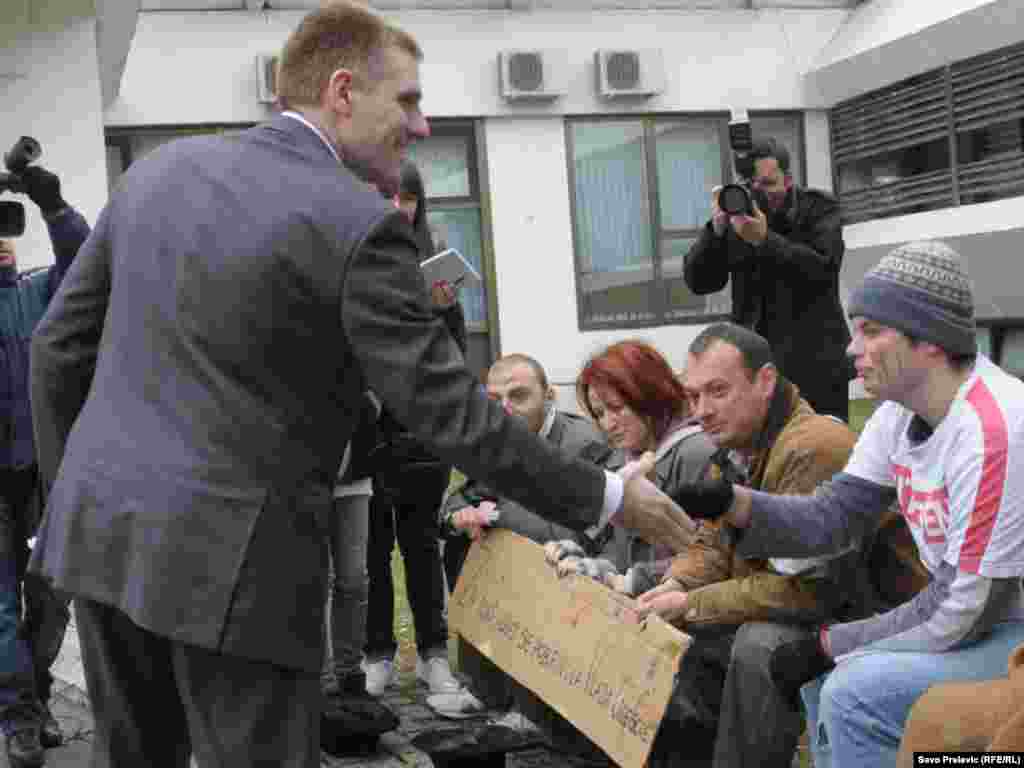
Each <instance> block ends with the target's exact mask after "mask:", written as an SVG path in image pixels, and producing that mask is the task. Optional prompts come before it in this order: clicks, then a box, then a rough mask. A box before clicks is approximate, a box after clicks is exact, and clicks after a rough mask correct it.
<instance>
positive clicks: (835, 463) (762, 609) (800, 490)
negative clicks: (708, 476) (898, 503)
mask: <svg viewBox="0 0 1024 768" xmlns="http://www.w3.org/2000/svg"><path fill="white" fill-rule="evenodd" d="M856 437H857V436H856V434H855V433H854V432H853V430H851V429H850V428H849V427H848V426H846V425H845V424H843V423H842V422H840V421H838V420H837V419H834V418H831V417H829V416H821V415H818V414H817V413H815V412H814V410H813V409H812V408H811V406H810V405H809V404H808V403H807V402H806V401H805V400H803V399H802V398H801V397H800V392H799V390H798V389H797V388H796V386H794V385H793V384H792V383H790V382H789V381H786V380H785V379H783V378H782V377H780V378H779V383H778V385H777V386H776V389H775V393H774V395H773V396H772V402H771V404H770V405H769V408H768V414H767V417H766V420H765V427H764V429H763V430H762V433H761V435H760V436H759V438H758V447H757V450H756V451H755V454H754V457H753V461H752V462H751V466H750V477H749V481H748V483H747V485H749V486H750V487H751V488H754V489H756V490H761V491H769V492H772V493H790V494H810V493H812V492H813V491H814V489H815V488H816V487H817V486H818V485H819V484H821V483H822V482H824V481H826V480H829V479H831V478H832V476H833V475H835V474H836V473H837V472H839V471H840V470H842V469H843V467H844V466H845V465H846V462H847V459H848V458H849V456H850V452H851V450H852V449H853V445H854V443H855V442H856ZM725 453H726V452H725V451H724V450H723V451H720V452H719V458H720V459H722V460H724V461H720V462H719V463H718V464H716V465H714V466H712V469H711V471H712V472H713V473H714V472H721V471H722V469H721V466H722V464H723V463H725V462H728V459H727V458H725ZM854 554H855V553H854ZM668 575H669V576H671V577H672V578H675V579H676V580H678V581H679V582H680V583H681V584H682V586H683V589H684V590H686V591H687V593H688V596H687V610H686V614H685V616H684V618H683V620H681V621H680V622H678V623H679V624H680V625H681V626H684V627H685V626H686V625H697V624H742V623H744V622H747V621H797V622H820V621H823V620H825V619H826V618H828V617H829V615H830V614H831V613H832V611H833V609H834V608H835V599H836V590H835V589H834V587H833V585H831V584H830V582H829V579H827V578H822V577H821V576H820V574H815V575H812V576H807V575H796V576H793V575H787V574H780V573H777V572H775V571H774V570H773V569H772V567H771V565H770V563H769V562H768V561H767V560H748V559H745V558H741V557H739V556H737V555H736V554H735V553H734V552H733V548H732V546H731V544H730V542H729V536H728V531H725V530H721V529H720V528H719V527H718V526H717V525H715V524H709V523H704V524H703V525H702V526H701V528H700V531H699V533H698V536H697V539H696V540H695V542H694V544H692V545H691V546H690V548H689V549H688V550H687V551H686V552H684V553H682V554H680V555H679V556H678V557H677V558H676V559H675V560H674V561H673V563H672V566H671V568H670V569H669V573H668Z"/></svg>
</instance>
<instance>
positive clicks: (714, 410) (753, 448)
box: [639, 323, 857, 768]
mask: <svg viewBox="0 0 1024 768" xmlns="http://www.w3.org/2000/svg"><path fill="white" fill-rule="evenodd" d="M684 387H685V389H686V393H687V397H688V399H689V401H690V409H691V413H692V415H693V416H694V417H696V418H697V419H698V420H699V421H700V422H701V424H702V425H703V427H704V431H705V433H706V434H707V435H708V437H709V438H710V439H711V441H712V442H713V443H714V444H715V445H716V446H717V448H718V450H717V452H716V454H715V456H714V458H713V462H714V464H715V465H716V469H717V472H713V475H715V474H717V475H718V476H725V477H728V478H730V479H731V480H732V481H733V482H739V483H742V484H744V485H749V486H750V487H752V488H757V489H761V490H771V491H776V492H786V493H799V494H809V493H811V492H813V491H814V489H815V488H816V487H817V486H818V484H819V483H821V482H822V481H825V480H828V479H829V478H831V477H832V475H833V474H835V473H836V472H838V471H839V470H840V469H842V467H843V465H844V464H845V463H846V460H847V459H848V458H849V455H850V450H851V449H852V448H853V444H854V441H855V439H856V436H855V435H854V433H853V432H852V431H851V430H850V428H849V427H847V426H846V425H845V424H843V423H842V422H840V421H838V420H837V419H835V418H832V417H829V416H821V415H818V414H816V413H815V412H814V410H813V409H812V408H811V406H810V405H809V404H808V403H807V401H806V400H804V399H803V398H802V397H801V396H800V391H799V390H798V389H797V388H796V386H795V385H793V384H792V383H790V382H789V381H787V380H786V379H785V378H784V377H783V376H782V375H781V374H780V373H779V372H778V370H777V369H776V367H775V364H774V362H773V357H772V352H771V348H770V346H769V345H768V342H767V341H766V340H765V339H764V338H763V337H761V336H760V335H758V334H757V333H755V332H754V331H751V330H749V329H746V328H744V327H742V326H739V325H734V324H732V323H719V324H716V325H712V326H710V327H709V328H707V329H706V330H704V331H703V332H702V333H701V334H700V335H699V336H697V338H696V339H695V340H694V341H693V343H692V344H691V345H690V350H689V355H688V360H687V366H686V371H685V374H684ZM723 550H724V551H725V553H726V554H727V556H726V557H723V556H722V555H723ZM856 556H857V554H856V553H853V554H852V555H848V556H847V557H856ZM723 561H724V562H725V563H727V567H726V568H725V569H724V571H723V569H722V568H721V563H722V562H723ZM833 576H834V570H833V565H832V564H830V563H829V562H828V558H815V559H804V560H793V559H783V558H776V559H771V560H768V559H765V560H753V559H750V560H748V559H745V558H742V557H737V556H735V554H734V552H733V551H732V547H731V546H730V544H729V543H728V542H727V541H726V540H725V532H724V531H722V530H721V529H720V528H719V527H718V526H715V525H709V524H706V523H705V524H703V525H702V526H701V527H700V528H699V529H698V534H697V537H696V539H695V541H694V543H693V544H692V545H691V546H690V548H689V549H688V550H687V551H686V552H684V553H683V554H680V555H679V556H678V557H677V558H676V559H675V561H674V562H673V563H672V566H671V567H670V569H669V574H668V577H667V578H666V581H665V582H664V583H662V584H661V585H660V586H658V587H657V588H655V589H654V590H651V591H650V592H647V593H645V594H643V595H641V596H640V598H639V603H640V605H641V609H642V611H643V612H654V613H657V614H659V615H661V616H662V617H663V618H665V619H666V620H668V621H671V622H672V623H674V624H676V625H677V626H680V627H681V628H682V629H684V630H685V631H686V632H688V633H690V634H691V635H693V636H694V639H695V642H694V644H693V645H692V646H691V648H690V650H689V651H688V652H687V654H686V657H685V659H684V662H683V665H682V669H681V675H680V683H679V686H678V687H677V689H676V693H675V694H674V696H673V699H672V701H671V703H670V704H669V708H668V711H667V713H666V722H664V723H663V724H662V727H661V729H660V730H659V733H658V737H657V738H656V740H655V744H654V748H653V751H652V765H653V766H660V765H673V764H675V759H674V758H676V757H682V756H685V757H687V758H688V759H691V760H692V759H694V758H698V759H706V758H709V757H710V755H711V749H712V747H713V749H714V763H715V765H721V766H726V765H728V766H735V765H758V766H779V768H782V767H783V766H785V767H786V768H788V766H789V765H790V762H791V760H792V757H793V752H794V750H795V748H796V744H797V740H798V738H799V735H800V729H801V718H800V714H799V712H798V711H797V709H796V708H795V707H794V704H793V701H792V699H787V698H785V697H784V696H783V695H782V694H781V693H780V692H779V691H778V690H776V689H775V688H774V686H772V685H771V681H770V678H769V675H768V669H767V659H768V658H769V656H770V655H771V651H772V649H773V648H774V647H775V646H776V645H778V644H779V643H781V642H784V641H785V640H787V639H789V638H792V637H797V636H799V635H800V634H801V633H802V630H801V629H800V628H799V627H798V626H797V625H799V624H800V623H804V624H807V623H815V622H822V621H825V620H828V619H832V618H835V617H836V616H837V615H838V614H839V613H840V612H841V611H844V610H847V611H849V610H851V609H854V607H853V606H851V605H850V603H851V602H852V600H853V599H854V595H848V594H845V593H844V591H843V586H844V585H843V584H842V583H840V582H839V580H837V579H835V578H833ZM716 731H717V737H716V735H715V734H716ZM684 734H685V735H684ZM681 743H685V744H686V745H687V747H686V749H685V750H682V749H681V748H680V744H681ZM687 764H689V763H687Z"/></svg>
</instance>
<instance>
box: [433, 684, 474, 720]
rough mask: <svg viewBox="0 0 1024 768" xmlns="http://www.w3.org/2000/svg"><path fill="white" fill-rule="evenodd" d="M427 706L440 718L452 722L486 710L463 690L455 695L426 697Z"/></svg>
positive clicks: (471, 695)
mask: <svg viewBox="0 0 1024 768" xmlns="http://www.w3.org/2000/svg"><path fill="white" fill-rule="evenodd" d="M427 706H428V707H430V708H431V709H432V710H434V711H435V712H436V713H437V714H439V715H440V716H441V717H448V718H451V719H452V720H463V719H465V718H467V717H475V716H477V715H479V714H480V713H482V712H484V711H485V710H486V709H487V707H486V706H485V705H484V703H483V702H482V701H480V699H478V698H477V697H476V696H474V695H473V694H472V693H470V692H469V691H467V690H466V689H465V688H463V689H462V690H461V691H456V692H455V693H435V694H433V695H432V696H427Z"/></svg>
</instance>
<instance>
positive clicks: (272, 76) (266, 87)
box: [256, 55, 277, 104]
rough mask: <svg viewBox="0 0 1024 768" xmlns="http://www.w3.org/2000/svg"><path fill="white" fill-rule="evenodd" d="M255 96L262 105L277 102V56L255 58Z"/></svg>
mask: <svg viewBox="0 0 1024 768" xmlns="http://www.w3.org/2000/svg"><path fill="white" fill-rule="evenodd" d="M256 87H257V96H256V98H258V99H259V100H260V101H261V102H263V103H264V104H273V103H274V102H275V101H277V56H265V55H260V56H257V57H256Z"/></svg>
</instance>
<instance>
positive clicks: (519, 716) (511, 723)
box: [491, 709, 540, 736]
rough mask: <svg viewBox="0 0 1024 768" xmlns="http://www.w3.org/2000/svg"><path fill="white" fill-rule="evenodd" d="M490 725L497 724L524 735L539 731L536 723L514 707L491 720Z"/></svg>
mask: <svg viewBox="0 0 1024 768" xmlns="http://www.w3.org/2000/svg"><path fill="white" fill-rule="evenodd" d="M491 725H499V726H501V727H503V728H508V729H509V730H512V731H515V732H516V733H519V734H522V735H524V736H526V735H532V734H539V733H540V728H539V727H538V726H537V724H536V723H534V722H533V720H531V719H530V718H528V717H527V716H526V715H524V714H523V713H522V712H520V711H519V710H516V709H510V710H509V711H508V712H506V713H505V714H504V715H502V716H501V717H498V718H495V719H494V720H491Z"/></svg>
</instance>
